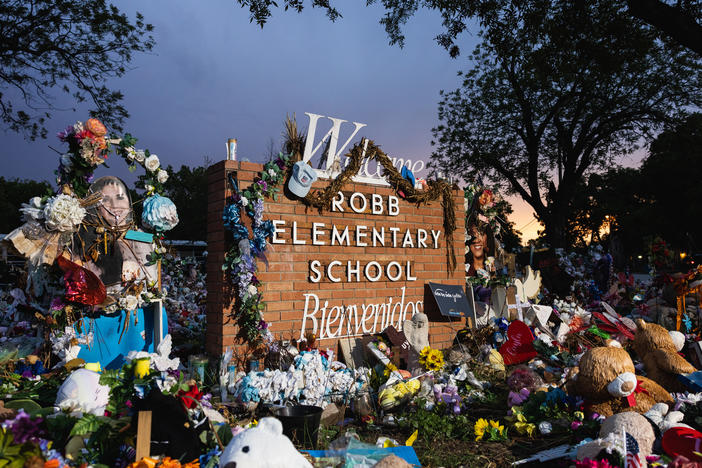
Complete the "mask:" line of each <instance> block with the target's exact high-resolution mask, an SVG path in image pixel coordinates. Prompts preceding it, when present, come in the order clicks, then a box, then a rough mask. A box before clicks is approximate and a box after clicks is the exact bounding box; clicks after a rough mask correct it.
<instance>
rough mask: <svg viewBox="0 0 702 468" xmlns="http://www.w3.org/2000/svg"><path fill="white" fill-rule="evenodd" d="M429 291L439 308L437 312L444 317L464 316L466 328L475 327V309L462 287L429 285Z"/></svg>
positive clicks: (438, 284)
mask: <svg viewBox="0 0 702 468" xmlns="http://www.w3.org/2000/svg"><path fill="white" fill-rule="evenodd" d="M429 289H431V294H432V296H433V297H434V300H435V301H436V305H438V306H439V312H441V315H443V316H445V317H460V316H461V315H464V316H465V317H466V320H467V321H468V326H470V327H471V328H472V327H474V326H475V308H474V307H471V304H470V303H469V302H468V298H467V297H466V293H465V291H464V290H463V286H458V285H455V284H440V283H429Z"/></svg>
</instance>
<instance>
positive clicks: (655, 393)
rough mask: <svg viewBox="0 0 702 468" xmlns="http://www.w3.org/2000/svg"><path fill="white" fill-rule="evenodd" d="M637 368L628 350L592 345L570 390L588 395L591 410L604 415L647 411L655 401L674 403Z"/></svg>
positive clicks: (569, 387)
mask: <svg viewBox="0 0 702 468" xmlns="http://www.w3.org/2000/svg"><path fill="white" fill-rule="evenodd" d="M634 372H635V369H634V363H633V362H632V360H631V357H630V356H629V353H627V352H626V350H624V349H622V348H616V347H611V346H605V347H599V348H592V349H590V350H588V351H587V352H586V353H585V354H584V355H583V357H582V358H581V359H580V370H579V372H578V373H577V374H576V375H575V376H574V377H573V378H572V379H571V380H570V381H569V382H568V386H567V389H568V393H569V394H570V395H580V396H582V397H584V398H585V402H586V404H588V405H589V410H590V411H592V412H594V413H598V414H600V415H601V416H604V417H609V416H612V415H613V414H616V413H621V412H624V411H635V412H637V413H645V412H646V411H648V410H649V409H651V407H652V406H653V405H654V404H655V403H659V402H660V403H673V397H672V396H671V395H670V393H668V392H667V391H665V389H663V388H662V387H661V386H660V385H658V384H657V383H655V382H653V381H652V380H650V379H647V378H646V377H641V376H637V375H634Z"/></svg>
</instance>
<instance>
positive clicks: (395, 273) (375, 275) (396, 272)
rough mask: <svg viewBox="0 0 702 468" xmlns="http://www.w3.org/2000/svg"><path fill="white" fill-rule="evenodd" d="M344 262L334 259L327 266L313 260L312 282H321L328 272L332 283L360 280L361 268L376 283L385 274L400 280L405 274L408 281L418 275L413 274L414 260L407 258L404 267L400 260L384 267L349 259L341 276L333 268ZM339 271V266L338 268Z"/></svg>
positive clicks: (413, 279)
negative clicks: (324, 266) (362, 263)
mask: <svg viewBox="0 0 702 468" xmlns="http://www.w3.org/2000/svg"><path fill="white" fill-rule="evenodd" d="M342 265H343V263H342V262H340V261H339V260H334V261H332V262H330V263H329V265H327V267H326V268H323V267H322V263H321V262H320V261H319V260H312V261H311V262H310V267H309V275H308V276H307V277H308V279H309V280H310V282H312V283H319V282H320V281H321V280H323V279H324V274H325V272H326V277H327V278H329V281H331V282H332V283H338V282H340V281H344V282H347V283H352V282H359V281H360V280H361V278H360V275H361V269H362V270H363V276H364V277H365V278H366V279H367V280H368V281H370V282H372V283H375V282H376V281H380V279H381V278H382V277H383V275H384V276H385V277H386V278H387V279H388V280H389V281H393V282H396V281H399V280H400V278H402V276H403V275H404V276H405V280H406V281H416V280H417V277H416V276H414V275H413V274H412V262H411V261H409V260H407V261H406V262H405V266H404V268H403V267H402V265H401V264H400V263H399V262H396V261H392V262H390V263H388V264H387V265H386V266H385V267H383V266H382V265H381V264H380V263H378V262H375V261H372V262H369V263H367V264H365V265H363V267H361V262H360V261H359V260H348V261H347V262H346V266H345V267H344V277H343V278H340V277H338V276H337V273H335V272H334V271H333V270H332V269H333V268H334V267H339V266H342ZM336 271H338V268H337V270H336Z"/></svg>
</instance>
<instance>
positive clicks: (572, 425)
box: [570, 421, 583, 431]
mask: <svg viewBox="0 0 702 468" xmlns="http://www.w3.org/2000/svg"><path fill="white" fill-rule="evenodd" d="M582 425H583V423H582V422H581V421H573V422H572V423H570V429H571V430H572V431H574V430H576V429H577V428H579V427H580V426H582Z"/></svg>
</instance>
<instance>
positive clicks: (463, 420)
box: [398, 399, 473, 441]
mask: <svg viewBox="0 0 702 468" xmlns="http://www.w3.org/2000/svg"><path fill="white" fill-rule="evenodd" d="M441 406H442V405H440V404H439V405H436V406H435V407H434V409H433V410H427V409H424V404H423V401H422V400H421V399H420V400H419V401H418V402H417V410H416V411H409V410H408V411H406V412H405V413H404V414H403V415H402V417H401V418H398V426H399V428H400V429H402V430H404V431H407V432H412V431H415V430H418V431H419V434H420V437H421V438H422V439H424V440H427V441H432V440H439V439H443V438H446V439H461V440H472V439H473V421H472V420H471V419H469V418H468V417H467V416H465V415H462V414H459V415H450V414H447V411H446V408H445V407H444V408H442V407H441Z"/></svg>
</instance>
